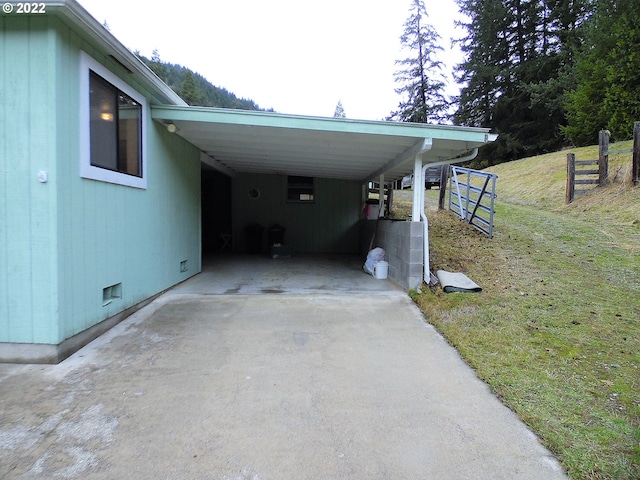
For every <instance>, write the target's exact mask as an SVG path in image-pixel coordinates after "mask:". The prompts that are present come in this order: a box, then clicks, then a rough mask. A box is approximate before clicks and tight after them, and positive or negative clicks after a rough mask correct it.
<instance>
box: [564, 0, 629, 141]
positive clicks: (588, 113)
mask: <svg viewBox="0 0 640 480" xmlns="http://www.w3.org/2000/svg"><path fill="white" fill-rule="evenodd" d="M639 25H640V10H639V9H638V6H637V1H636V0H600V1H598V3H597V8H596V10H595V13H594V15H593V16H592V17H591V18H590V19H589V21H588V23H587V25H586V41H585V43H584V46H583V48H582V49H581V51H580V52H579V53H578V59H577V69H576V78H577V80H576V88H575V89H574V90H573V91H572V92H571V93H570V94H569V95H568V101H567V110H568V125H567V127H566V128H564V133H565V134H566V135H567V137H568V138H569V139H570V140H571V141H572V142H573V143H574V144H575V145H578V146H580V145H591V144H593V143H594V142H595V140H596V139H597V138H598V131H599V130H601V129H604V128H606V129H608V130H609V131H610V132H611V135H612V137H613V138H614V139H618V140H622V139H625V138H628V137H629V136H630V135H631V133H632V131H633V122H634V121H638V120H640V54H639V53H638V45H639V44H640V26H639Z"/></svg>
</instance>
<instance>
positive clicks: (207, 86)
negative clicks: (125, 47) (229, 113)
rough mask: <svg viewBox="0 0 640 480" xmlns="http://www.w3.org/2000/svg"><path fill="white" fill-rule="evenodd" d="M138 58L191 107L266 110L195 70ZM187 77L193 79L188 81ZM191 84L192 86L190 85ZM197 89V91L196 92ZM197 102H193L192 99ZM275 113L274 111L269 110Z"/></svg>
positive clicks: (141, 56) (140, 56) (141, 57)
mask: <svg viewBox="0 0 640 480" xmlns="http://www.w3.org/2000/svg"><path fill="white" fill-rule="evenodd" d="M137 56H138V58H139V59H140V60H142V62H143V63H144V64H145V65H147V66H148V67H149V68H150V69H151V70H153V72H154V73H155V74H156V75H158V77H160V79H161V80H162V81H163V82H164V83H166V84H167V85H168V86H169V87H171V89H172V90H173V91H174V92H176V93H177V94H178V95H180V96H181V97H182V98H183V99H184V100H185V101H186V102H187V103H189V104H190V105H199V106H202V107H219V108H236V109H240V110H264V109H262V108H260V107H259V106H258V104H257V103H255V102H254V101H253V100H251V99H247V98H238V97H237V96H236V95H235V94H233V93H231V92H229V91H228V90H227V89H226V88H222V87H216V86H215V85H213V84H212V83H211V82H209V81H208V80H207V79H206V78H204V77H203V76H202V75H200V74H199V73H196V72H194V71H193V70H191V69H189V68H187V67H183V66H182V65H177V64H173V63H165V62H162V61H160V60H159V59H152V60H150V59H148V58H146V57H145V56H144V55H140V54H139V53H138V54H137ZM187 77H191V78H190V80H187V81H185V80H186V79H187ZM189 84H190V85H189ZM194 89H195V90H194ZM190 97H192V98H195V99H196V101H192V98H190ZM269 111H273V110H269Z"/></svg>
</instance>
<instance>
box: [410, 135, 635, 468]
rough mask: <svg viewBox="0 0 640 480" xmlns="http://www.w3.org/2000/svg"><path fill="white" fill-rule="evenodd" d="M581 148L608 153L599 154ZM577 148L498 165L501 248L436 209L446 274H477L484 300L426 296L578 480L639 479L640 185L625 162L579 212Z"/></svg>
mask: <svg viewBox="0 0 640 480" xmlns="http://www.w3.org/2000/svg"><path fill="white" fill-rule="evenodd" d="M629 147H630V145H629V144H628V143H624V144H616V145H612V146H611V150H618V149H623V148H629ZM573 151H574V153H576V155H577V158H578V159H593V158H597V147H587V148H581V149H575V150H573ZM568 152H569V151H563V152H559V153H554V154H548V155H543V156H538V157H534V158H528V159H523V160H520V161H515V162H510V163H505V164H501V165H498V166H495V167H492V168H491V169H490V170H491V171H492V172H494V173H497V174H498V176H499V178H498V184H497V192H498V200H497V206H496V211H497V215H496V219H495V236H494V238H493V239H491V240H489V239H487V238H486V237H484V236H483V235H482V234H480V233H479V232H477V231H476V230H475V229H472V228H470V227H469V226H468V225H467V224H465V223H464V222H463V221H461V220H459V219H458V218H457V217H455V216H454V215H453V214H451V213H450V212H446V211H440V212H438V211H432V212H431V213H430V223H431V228H430V231H431V238H430V245H431V260H432V265H431V269H432V271H435V270H438V269H444V270H449V271H461V272H464V273H466V274H467V275H468V276H469V277H470V278H472V279H473V280H474V281H475V282H476V283H478V284H480V285H481V286H482V287H483V292H482V293H480V294H463V293H452V294H445V293H443V292H442V290H441V289H439V288H433V289H424V291H423V292H422V293H415V294H414V299H415V301H416V302H417V303H418V305H420V307H421V309H422V310H423V312H424V313H425V316H426V318H427V320H428V321H429V322H431V323H433V324H434V325H435V326H436V327H437V328H438V329H439V330H440V332H442V333H443V335H444V336H445V337H446V338H447V339H448V341H449V342H450V343H451V344H452V345H454V346H456V347H457V348H458V350H459V351H460V353H461V354H462V356H463V357H464V358H465V359H466V360H467V362H468V363H469V364H470V365H472V366H473V367H474V368H475V369H476V371H477V373H478V375H479V376H480V377H481V378H482V379H483V380H485V381H486V382H487V383H488V384H489V385H490V386H491V388H492V389H493V390H494V392H495V393H496V394H497V395H498V396H499V397H500V398H501V399H502V400H503V401H504V403H505V404H506V405H508V406H509V407H510V408H512V409H513V410H514V411H516V412H517V413H518V415H519V416H520V417H521V418H522V419H523V420H524V421H525V422H526V423H527V424H528V425H529V426H530V427H531V428H532V429H533V430H534V431H535V432H536V433H537V434H538V435H539V436H540V438H541V439H542V441H543V442H544V443H545V445H547V447H549V448H550V449H551V450H552V451H553V452H554V453H555V454H556V455H557V456H558V458H559V459H560V460H561V461H562V462H563V464H564V466H565V467H566V468H567V471H568V472H569V475H570V477H571V478H573V479H637V478H640V323H639V319H640V187H636V188H634V187H632V186H631V185H630V181H629V180H630V179H629V171H630V165H631V156H630V154H626V155H620V156H617V157H614V158H612V159H611V160H612V161H611V164H610V167H609V172H610V176H611V179H612V180H615V181H612V183H611V185H610V186H608V187H604V188H602V187H598V188H595V189H594V190H593V191H592V192H590V193H589V194H585V195H581V196H580V197H578V198H577V200H576V201H575V202H574V203H572V204H571V205H568V206H567V205H565V204H564V196H565V193H564V189H565V182H566V154H567V153H568ZM434 195H436V196H437V191H436V192H428V197H429V196H431V198H429V199H428V202H429V203H430V204H431V205H434V204H436V203H437V200H436V199H435V197H434ZM400 197H401V196H400Z"/></svg>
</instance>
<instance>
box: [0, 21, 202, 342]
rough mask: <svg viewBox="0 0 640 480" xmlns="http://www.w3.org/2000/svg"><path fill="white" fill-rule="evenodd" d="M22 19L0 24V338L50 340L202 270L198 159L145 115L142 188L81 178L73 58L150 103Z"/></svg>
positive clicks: (67, 43)
mask: <svg viewBox="0 0 640 480" xmlns="http://www.w3.org/2000/svg"><path fill="white" fill-rule="evenodd" d="M27 18H28V20H27V21H28V22H31V23H30V24H28V25H27V24H25V25H22V26H21V27H20V28H13V27H14V25H15V23H14V22H15V19H16V16H12V17H11V20H12V25H11V27H12V28H11V30H10V29H9V28H8V27H9V25H8V22H7V21H6V20H5V21H4V23H0V27H1V28H2V29H3V30H2V35H3V40H4V42H3V45H2V47H0V50H1V51H2V53H0V55H2V56H0V68H2V73H0V75H3V77H0V78H1V79H2V80H1V81H2V82H3V88H0V92H4V94H3V96H2V97H0V102H1V103H0V107H2V112H3V113H2V114H1V115H2V116H1V117H0V118H1V119H2V124H0V135H2V147H0V148H2V150H0V152H2V153H1V154H2V159H1V161H0V168H1V170H2V175H1V176H2V179H0V182H2V183H1V184H0V185H1V186H2V192H0V205H1V206H0V215H1V216H2V218H1V219H0V342H14V343H46V344H58V343H60V342H62V341H63V340H65V339H67V338H69V337H71V336H73V335H75V334H77V333H79V332H82V331H83V330H86V329H87V328H89V327H91V326H93V325H95V324H97V323H99V322H100V321H102V320H104V319H106V318H109V317H110V316H112V315H115V314H117V313H119V312H121V311H123V310H125V309H126V308H129V307H131V306H133V305H135V304H136V303H139V302H140V301H143V300H145V299H147V298H149V297H151V296H153V295H155V294H156V293H159V292H161V291H163V290H165V289H167V288H169V287H171V286H173V285H175V284H176V283H179V282H180V281H182V280H184V279H186V278H188V277H189V276H191V275H194V274H196V273H198V272H199V271H200V269H201V262H200V241H201V240H200V238H201V235H200V163H199V152H198V151H197V149H196V148H195V147H193V146H192V145H190V144H188V143H187V142H185V141H184V140H182V139H181V138H180V137H178V136H176V135H172V134H170V133H169V132H167V130H166V129H165V128H164V127H163V126H162V125H159V124H157V123H155V122H153V121H152V120H151V119H150V115H149V116H148V117H147V119H148V120H147V123H148V124H147V125H146V127H147V128H146V132H147V151H146V154H145V161H146V162H147V165H148V167H147V168H148V170H147V179H148V187H147V189H146V190H141V189H136V188H130V187H124V186H120V185H114V184H108V183H104V182H98V181H94V180H87V179H83V178H81V177H80V174H79V163H80V160H79V158H80V157H79V156H80V138H79V108H80V106H79V105H80V99H79V94H78V92H79V77H80V70H79V69H80V63H79V61H80V57H79V53H80V50H81V49H82V50H84V51H85V52H87V53H89V54H90V55H92V56H93V57H94V58H96V59H97V60H98V61H99V62H100V63H102V64H103V65H105V66H106V67H107V68H109V69H110V70H111V71H113V72H114V73H116V74H117V75H118V76H120V78H122V79H123V80H124V81H126V82H127V83H129V84H130V85H131V86H133V87H134V88H135V89H137V90H138V91H139V92H140V93H142V94H143V95H145V96H147V98H149V97H150V95H149V93H148V92H147V91H145V89H144V87H143V86H142V85H140V84H137V83H135V82H134V83H132V82H131V75H130V74H128V73H126V72H124V71H122V69H121V67H120V66H119V65H117V64H116V63H115V62H113V61H111V60H110V59H109V58H108V57H106V56H104V55H102V54H101V53H100V52H98V51H97V50H96V49H94V48H93V47H92V46H91V45H90V44H89V43H87V41H86V40H84V39H81V38H79V37H78V36H77V35H75V34H74V33H73V32H71V31H70V30H69V29H68V28H66V27H65V26H64V25H62V24H61V23H59V22H58V21H57V20H56V19H52V18H50V17H46V16H44V17H39V18H35V17H27ZM0 22H2V20H0ZM7 40H8V41H7ZM25 44H26V45H27V46H28V47H25ZM9 71H10V72H11V73H10V74H9V73H7V72H9ZM39 170H47V171H48V173H49V182H48V183H45V184H42V183H39V182H38V181H37V173H38V171H39ZM5 172H6V173H7V174H6V175H5ZM1 197H4V198H1ZM5 219H6V221H5ZM3 240H6V241H3ZM184 260H187V262H188V263H187V265H188V271H186V272H181V271H180V262H182V261H184ZM117 283H122V298H121V299H117V300H114V301H113V302H112V303H110V304H109V305H107V306H103V298H102V293H103V288H105V287H108V286H110V285H113V284H117Z"/></svg>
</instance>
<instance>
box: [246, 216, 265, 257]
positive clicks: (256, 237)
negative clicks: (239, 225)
mask: <svg viewBox="0 0 640 480" xmlns="http://www.w3.org/2000/svg"><path fill="white" fill-rule="evenodd" d="M263 231H264V228H262V225H259V224H257V223H250V224H249V225H247V226H246V227H244V233H245V237H246V243H247V253H254V254H255V253H260V251H261V250H262V232H263Z"/></svg>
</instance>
